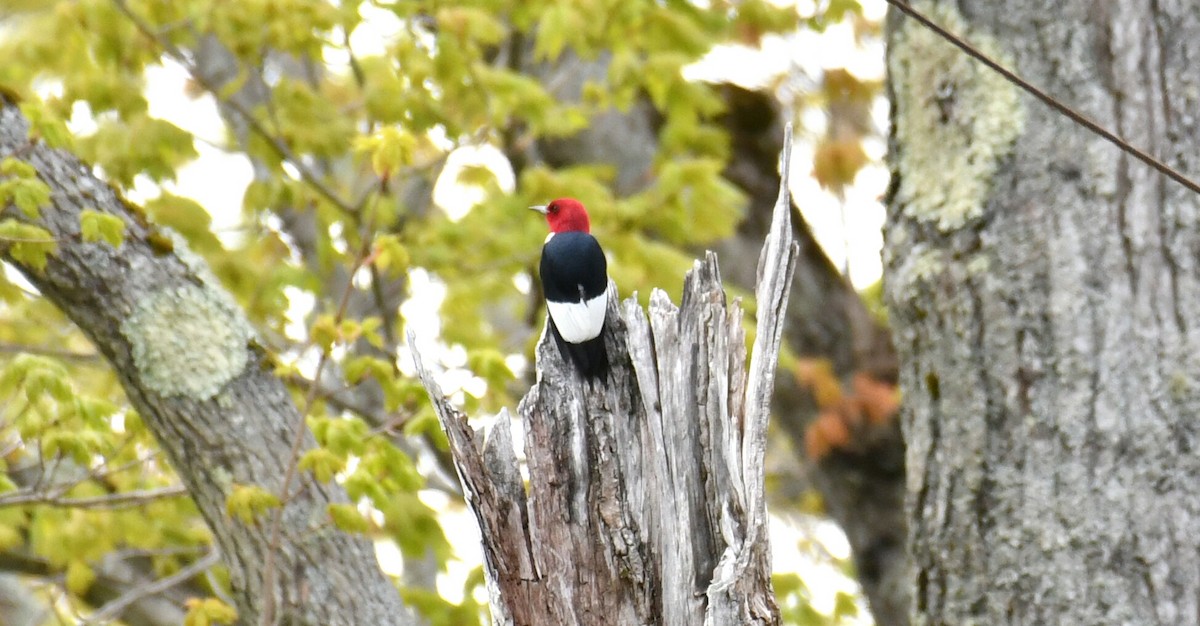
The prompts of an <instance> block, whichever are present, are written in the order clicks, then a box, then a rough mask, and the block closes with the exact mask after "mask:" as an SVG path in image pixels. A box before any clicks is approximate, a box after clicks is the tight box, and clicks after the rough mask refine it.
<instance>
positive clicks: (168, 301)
mask: <svg viewBox="0 0 1200 626" xmlns="http://www.w3.org/2000/svg"><path fill="white" fill-rule="evenodd" d="M121 332H122V333H123V334H124V335H125V336H126V337H127V338H128V339H129V343H130V345H131V346H132V349H133V362H134V365H135V366H136V367H137V371H138V376H139V378H140V380H141V382H142V384H143V385H145V386H146V387H147V388H148V389H149V390H151V391H153V392H155V393H157V394H159V395H162V396H185V397H189V398H193V399H196V400H207V399H209V398H211V397H213V396H214V395H216V394H217V392H218V391H220V390H221V387H222V386H224V385H225V383H227V382H229V381H230V380H232V379H233V378H234V377H235V376H237V375H238V374H239V373H240V372H241V371H242V370H243V369H244V368H245V367H246V360H247V354H248V353H247V349H246V342H247V341H249V340H250V338H251V337H252V331H251V329H250V326H249V324H247V323H246V321H245V319H243V318H242V316H241V315H240V314H239V312H238V310H237V308H236V307H235V306H233V304H232V302H231V301H230V299H229V297H228V296H226V295H225V294H224V293H223V292H221V291H220V290H219V289H215V288H211V287H202V286H197V285H184V286H182V287H175V288H171V289H166V290H163V291H159V292H156V293H153V294H150V295H149V296H147V297H146V298H145V299H144V300H142V302H140V303H139V304H138V306H137V307H136V308H135V309H134V311H133V314H132V315H130V316H129V318H128V319H126V320H125V321H124V322H123V323H122V324H121Z"/></svg>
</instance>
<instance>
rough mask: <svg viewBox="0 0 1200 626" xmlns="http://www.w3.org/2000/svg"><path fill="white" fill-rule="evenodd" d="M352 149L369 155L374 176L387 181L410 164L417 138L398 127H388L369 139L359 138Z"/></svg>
mask: <svg viewBox="0 0 1200 626" xmlns="http://www.w3.org/2000/svg"><path fill="white" fill-rule="evenodd" d="M354 147H355V150H356V151H358V152H361V153H369V154H370V156H371V169H373V170H374V171H375V175H376V176H378V177H380V178H383V179H388V178H392V177H393V176H395V175H396V173H397V172H399V171H400V168H401V167H403V166H405V165H408V164H410V163H412V160H413V154H414V153H415V152H416V150H417V138H416V136H415V135H413V134H412V133H410V132H408V131H407V130H404V129H402V128H400V127H398V126H388V127H385V128H384V129H382V130H380V131H379V132H377V133H375V134H374V135H372V136H370V137H359V138H358V140H357V141H356V142H355V145H354Z"/></svg>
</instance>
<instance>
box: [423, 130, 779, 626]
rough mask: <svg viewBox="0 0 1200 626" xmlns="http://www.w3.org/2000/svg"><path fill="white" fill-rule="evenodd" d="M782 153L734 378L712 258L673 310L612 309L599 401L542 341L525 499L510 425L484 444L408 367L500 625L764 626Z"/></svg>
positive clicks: (768, 600)
mask: <svg viewBox="0 0 1200 626" xmlns="http://www.w3.org/2000/svg"><path fill="white" fill-rule="evenodd" d="M790 146H791V128H790V126H789V128H788V129H787V139H786V141H785V147H784V150H783V165H782V168H783V182H782V184H781V185H780V192H779V199H778V201H777V203H776V206H775V210H774V215H773V218H772V225H771V230H770V232H769V234H768V236H767V239H766V241H765V243H764V245H763V248H762V252H761V254H760V257H759V266H758V285H757V288H756V298H757V303H758V309H757V312H758V316H757V335H756V337H755V340H754V350H753V353H752V356H751V357H750V360H749V361H750V365H749V371H748V372H747V368H746V361H747V355H746V344H745V332H744V330H743V326H742V308H741V304H740V301H739V300H734V301H733V302H732V303H730V302H728V301H727V298H726V296H725V292H724V290H723V288H722V285H721V276H720V270H719V268H718V266H717V258H716V255H715V254H713V253H711V252H709V253H707V254H706V255H705V258H704V260H703V261H697V262H696V263H695V265H694V267H693V269H692V270H691V271H690V272H688V275H687V278H686V280H685V284H684V292H683V302H682V304H681V305H680V306H679V307H676V306H675V305H674V304H672V303H671V301H670V300H669V298H668V297H667V295H666V294H665V293H664V292H662V291H661V290H657V289H656V290H654V292H653V293H652V294H651V296H650V307H649V315H648V316H647V314H646V312H645V311H643V310H642V307H641V306H639V305H638V302H637V298H636V295H635V296H634V297H631V298H629V299H627V300H625V301H624V302H618V300H617V297H616V295H614V296H613V297H612V298H611V299H610V301H609V303H608V316H607V320H608V321H607V322H606V327H605V331H604V337H605V342H606V346H607V348H608V353H609V355H610V360H611V362H612V370H611V372H610V374H609V380H608V383H607V384H602V385H596V386H590V385H588V384H587V383H585V382H583V381H582V380H581V378H580V377H579V376H578V374H576V372H575V370H574V368H573V367H571V366H570V364H568V363H566V362H564V360H563V358H562V356H561V355H560V354H559V351H558V349H557V347H556V346H555V344H554V342H553V340H552V339H551V338H550V337H549V336H548V335H547V334H546V333H545V332H543V336H542V338H541V341H540V342H539V343H538V347H537V371H538V375H537V378H538V382H537V383H536V384H535V385H534V386H533V388H532V389H530V391H529V393H528V394H527V395H526V396H525V398H524V399H523V400H522V401H521V403H520V405H519V407H518V409H517V410H518V413H519V414H520V417H521V419H522V420H524V425H525V431H526V438H525V458H526V464H527V466H528V471H529V481H528V485H525V484H524V483H523V481H522V478H521V473H520V469H519V466H518V461H517V457H516V454H515V452H514V449H513V440H512V433H511V423H510V417H509V415H508V414H507V411H505V412H502V414H501V415H500V417H499V419H498V420H497V422H496V424H495V426H494V427H493V428H491V430H490V431H489V432H487V433H486V434H485V435H484V436H483V437H482V439H483V441H482V443H481V442H480V439H481V437H480V434H479V433H477V432H476V431H475V430H474V429H473V428H472V427H471V426H470V424H469V423H468V420H467V418H466V416H465V415H463V414H462V413H461V412H460V411H459V410H458V409H456V408H455V407H454V406H452V405H451V404H450V402H449V401H448V400H447V399H446V397H445V396H444V395H443V394H442V392H441V389H440V388H439V387H438V385H437V383H436V382H434V380H433V376H432V374H431V372H430V371H429V370H428V369H427V368H426V367H425V366H424V364H423V363H422V361H421V357H420V355H419V354H417V353H415V352H414V357H415V360H416V366H417V371H418V373H419V375H420V377H421V381H422V383H423V384H424V385H425V388H426V390H427V391H428V392H429V395H430V398H431V399H432V401H433V405H434V407H435V409H436V411H437V414H438V417H439V419H440V420H441V423H442V427H443V428H444V429H445V431H446V435H447V437H448V438H449V440H450V448H451V453H452V454H453V457H454V462H455V466H456V467H457V469H458V473H459V478H460V479H461V481H462V484H463V489H464V493H465V494H466V498H467V503H468V505H469V506H470V507H471V509H472V510H473V511H474V513H475V515H476V518H477V519H478V520H479V526H480V529H481V531H482V535H483V552H484V558H485V569H486V572H487V578H488V586H489V591H490V592H491V606H492V613H493V617H494V621H495V622H496V623H497V624H506V625H513V626H535V625H536V626H542V625H545V626H560V625H562V626H571V625H574V626H601V625H603V626H611V625H612V624H621V625H627V624H655V625H658V624H662V625H678V626H692V625H695V624H712V625H728V624H778V623H779V610H778V607H777V606H776V603H775V597H774V592H773V589H772V587H771V562H770V544H769V538H768V534H767V515H766V505H765V503H764V499H763V452H764V449H765V443H766V429H767V418H768V411H769V405H770V394H771V390H772V387H773V381H774V378H775V369H776V365H777V359H778V354H779V346H780V342H781V340H782V337H783V328H782V323H783V315H782V312H783V311H784V309H785V308H786V306H787V298H788V286H789V284H790V282H791V277H792V273H793V270H794V268H795V263H796V256H797V253H798V248H797V246H796V243H795V242H794V241H793V239H792V234H791V233H792V228H791V197H790V194H789V193H788V190H787V179H788V177H787V168H788V162H789V157H790ZM611 292H612V293H613V294H616V290H615V289H613V290H611ZM409 343H410V345H415V342H414V341H412V337H411V335H410V342H409Z"/></svg>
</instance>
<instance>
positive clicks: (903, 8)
mask: <svg viewBox="0 0 1200 626" xmlns="http://www.w3.org/2000/svg"><path fill="white" fill-rule="evenodd" d="M887 3H888V4H890V5H892V6H893V7H896V8H897V9H899V10H900V12H901V13H904V14H905V15H907V16H909V17H911V18H913V19H914V20H917V21H918V22H920V23H921V25H923V26H924V27H925V28H928V29H929V30H932V31H933V32H935V33H937V34H938V36H940V37H941V38H942V39H945V40H946V41H948V42H950V43H952V44H954V45H955V47H957V48H958V49H959V50H962V51H963V52H965V53H967V55H968V56H970V57H971V58H973V59H975V60H976V61H979V62H980V63H983V64H984V65H986V66H988V67H989V68H991V69H992V70H993V71H995V72H996V73H997V74H1000V75H1001V76H1003V77H1004V78H1005V79H1006V80H1008V81H1009V82H1010V83H1012V84H1014V85H1016V86H1018V87H1020V88H1021V89H1024V90H1025V92H1026V93H1028V94H1029V95H1031V96H1033V97H1035V98H1037V99H1038V100H1041V101H1042V102H1044V103H1045V104H1046V105H1047V106H1049V107H1050V108H1052V109H1054V110H1055V111H1058V112H1059V113H1062V114H1063V115H1065V116H1067V117H1068V118H1070V119H1071V120H1072V121H1074V122H1075V123H1076V124H1079V125H1080V126H1083V127H1084V128H1086V129H1088V130H1090V131H1092V132H1093V133H1095V134H1097V135H1099V136H1101V137H1103V138H1104V139H1106V140H1108V142H1109V143H1111V144H1113V145H1114V146H1116V147H1117V148H1120V149H1121V150H1122V151H1124V152H1125V153H1126V154H1129V155H1130V156H1132V157H1134V158H1135V159H1137V160H1139V161H1141V162H1142V163H1145V164H1146V165H1149V166H1150V167H1152V168H1154V169H1156V170H1158V171H1159V172H1161V173H1163V174H1164V175H1166V176H1167V178H1170V179H1171V180H1173V181H1175V182H1177V183H1179V184H1180V185H1183V186H1184V187H1187V188H1188V189H1189V190H1191V191H1192V192H1194V193H1197V194H1200V183H1197V182H1196V181H1194V180H1192V179H1191V178H1188V177H1187V176H1185V175H1184V174H1182V173H1180V172H1179V170H1176V169H1175V168H1173V167H1171V166H1170V165H1167V164H1166V163H1163V162H1162V161H1160V160H1158V159H1157V158H1155V157H1154V156H1152V155H1150V154H1149V153H1147V152H1146V151H1144V150H1141V149H1139V148H1137V147H1135V146H1133V145H1131V144H1130V143H1129V142H1128V141H1125V140H1124V139H1122V138H1120V137H1118V136H1117V135H1116V134H1115V133H1113V132H1112V131H1110V130H1108V129H1107V128H1105V127H1103V126H1101V125H1100V124H1098V123H1096V122H1095V121H1093V120H1092V119H1091V118H1089V117H1088V116H1086V115H1084V114H1083V113H1080V112H1079V111H1077V110H1075V109H1073V108H1071V107H1070V106H1068V105H1066V104H1064V103H1062V102H1061V101H1059V100H1057V99H1055V98H1054V96H1051V95H1050V94H1048V93H1046V92H1045V91H1043V90H1041V89H1039V88H1037V87H1035V86H1034V85H1032V84H1031V83H1029V81H1026V80H1025V79H1023V78H1021V77H1020V76H1017V74H1016V73H1014V72H1013V71H1012V70H1009V69H1008V68H1006V67H1004V66H1003V65H1000V64H999V63H997V62H996V61H994V60H992V59H991V58H990V57H988V56H987V55H986V54H984V53H982V52H980V51H979V49H978V48H975V47H974V46H972V45H971V44H969V43H967V42H966V41H964V40H963V39H962V38H960V37H959V36H957V35H955V34H954V33H951V32H950V31H948V30H946V29H945V28H942V27H941V26H939V25H937V24H935V23H934V22H933V20H930V19H929V18H928V17H926V16H925V15H924V14H922V13H921V12H919V11H917V10H916V9H914V8H913V7H912V5H910V4H908V2H906V1H905V0H887Z"/></svg>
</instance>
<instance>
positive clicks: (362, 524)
mask: <svg viewBox="0 0 1200 626" xmlns="http://www.w3.org/2000/svg"><path fill="white" fill-rule="evenodd" d="M326 510H327V511H329V517H330V519H332V520H333V525H334V526H337V527H338V528H340V529H342V530H344V531H346V532H348V533H365V532H368V531H369V530H371V523H370V522H369V521H367V519H366V518H365V517H363V515H362V513H359V512H358V508H357V507H355V506H354V505H353V504H330V505H329V506H327V507H326Z"/></svg>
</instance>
